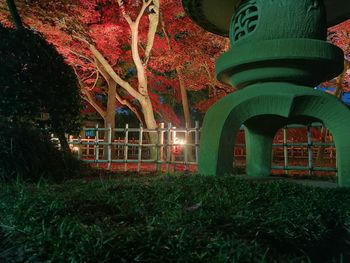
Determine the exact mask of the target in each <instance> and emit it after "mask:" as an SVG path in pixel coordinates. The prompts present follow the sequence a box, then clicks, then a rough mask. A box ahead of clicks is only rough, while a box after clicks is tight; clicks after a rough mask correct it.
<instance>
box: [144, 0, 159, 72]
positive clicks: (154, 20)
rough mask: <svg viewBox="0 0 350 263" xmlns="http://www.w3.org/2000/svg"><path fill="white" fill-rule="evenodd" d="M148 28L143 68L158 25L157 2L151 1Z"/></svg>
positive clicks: (148, 56) (155, 0)
mask: <svg viewBox="0 0 350 263" xmlns="http://www.w3.org/2000/svg"><path fill="white" fill-rule="evenodd" d="M148 20H149V28H148V33H147V46H146V51H145V57H144V61H143V66H146V65H147V63H148V60H149V58H150V55H151V50H152V48H153V44H154V37H155V34H156V32H157V28H158V24H159V0H153V5H151V6H150V7H149V14H148Z"/></svg>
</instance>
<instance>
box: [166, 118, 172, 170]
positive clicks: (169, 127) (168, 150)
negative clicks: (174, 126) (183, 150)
mask: <svg viewBox="0 0 350 263" xmlns="http://www.w3.org/2000/svg"><path fill="white" fill-rule="evenodd" d="M167 132H168V134H167V135H168V136H167V145H166V172H167V173H169V165H170V160H171V149H170V144H171V123H168V127H167Z"/></svg>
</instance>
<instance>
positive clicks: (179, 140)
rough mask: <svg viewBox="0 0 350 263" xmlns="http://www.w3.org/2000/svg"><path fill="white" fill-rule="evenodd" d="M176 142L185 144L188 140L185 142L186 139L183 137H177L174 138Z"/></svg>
mask: <svg viewBox="0 0 350 263" xmlns="http://www.w3.org/2000/svg"><path fill="white" fill-rule="evenodd" d="M174 144H180V145H185V144H186V142H185V140H183V139H179V138H177V137H175V139H174Z"/></svg>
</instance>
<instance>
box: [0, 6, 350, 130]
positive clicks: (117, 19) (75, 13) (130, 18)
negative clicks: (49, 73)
mask: <svg viewBox="0 0 350 263" xmlns="http://www.w3.org/2000/svg"><path fill="white" fill-rule="evenodd" d="M16 4H17V5H18V9H19V12H20V14H21V16H22V18H23V21H24V24H25V25H26V26H27V27H30V28H32V29H34V30H37V31H39V32H41V33H42V34H43V35H44V36H45V37H46V38H47V40H48V41H49V42H51V43H53V44H54V45H55V46H56V48H57V49H58V51H59V52H60V53H61V54H63V56H64V57H65V58H66V60H67V62H68V63H69V64H70V65H72V66H74V68H75V70H76V73H77V75H78V77H79V79H80V84H81V90H82V93H83V95H84V99H85V100H86V101H88V103H89V104H91V105H92V106H93V107H94V109H95V110H96V111H97V112H98V113H99V114H100V115H101V117H102V118H104V120H105V123H106V126H107V125H108V124H109V125H111V126H112V127H114V126H115V123H114V121H115V114H116V107H127V108H128V109H129V110H130V111H132V112H133V113H134V114H135V115H136V116H137V118H138V119H139V121H140V122H141V123H143V124H144V126H147V127H150V128H151V127H155V126H156V125H157V123H156V122H157V121H159V122H160V121H163V122H172V123H174V125H179V124H180V122H181V115H182V113H181V112H180V111H179V105H182V104H186V103H184V102H186V99H187V100H189V103H188V104H189V105H182V106H183V107H182V108H183V110H182V111H184V112H185V115H187V116H186V118H185V119H186V120H185V122H184V123H187V125H190V124H189V122H190V121H191V120H190V119H191V116H189V115H191V113H190V112H191V111H192V112H193V110H196V111H199V112H205V111H206V110H207V109H208V108H209V107H210V106H211V105H212V104H213V103H214V102H215V101H216V100H218V99H219V98H220V97H222V96H224V95H226V94H227V93H228V92H232V91H233V89H232V88H231V87H227V86H224V85H222V84H220V83H218V82H217V81H216V79H215V77H214V73H213V72H214V64H215V60H216V58H217V57H218V56H219V55H220V54H221V53H222V52H223V51H224V50H225V49H227V48H228V40H227V39H225V38H221V37H218V36H215V35H213V34H211V33H208V32H205V31H203V30H202V29H200V28H199V27H198V26H196V25H195V24H194V23H192V22H191V21H190V20H189V19H188V18H187V17H186V15H185V12H184V11H183V9H182V6H181V1H170V0H163V1H162V2H161V5H159V3H158V1H141V0H127V1H117V2H115V1H109V0H74V1H68V0H60V1H53V0H17V1H16ZM0 22H1V23H3V24H4V25H6V26H10V25H11V23H10V22H9V12H8V9H7V7H6V5H5V4H4V3H0ZM136 22H137V23H136ZM150 24H153V26H151V27H150ZM136 29H137V30H136ZM331 30H333V31H335V32H337V34H338V35H339V32H342V30H343V31H344V30H345V32H348V24H346V25H345V26H344V24H341V25H339V26H337V27H334V28H332V29H331ZM133 31H134V32H133ZM343 35H344V34H343V33H341V34H340V35H339V36H340V37H339V39H344V36H343ZM342 41H343V40H342ZM336 44H338V45H341V44H339V43H336ZM348 78H349V77H348V75H346V78H345V79H346V81H348ZM346 83H348V82H346ZM187 95H188V96H187ZM187 97H188V98H187ZM189 108H190V109H189ZM145 116H148V117H147V120H146V117H145Z"/></svg>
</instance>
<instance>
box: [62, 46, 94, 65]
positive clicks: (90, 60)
mask: <svg viewBox="0 0 350 263" xmlns="http://www.w3.org/2000/svg"><path fill="white" fill-rule="evenodd" d="M68 51H69V52H70V53H72V54H73V55H76V56H77V57H80V58H84V59H86V60H87V61H89V62H91V63H94V61H93V60H92V59H91V58H89V57H88V56H85V55H83V54H81V53H78V52H75V51H73V50H71V49H68Z"/></svg>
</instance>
